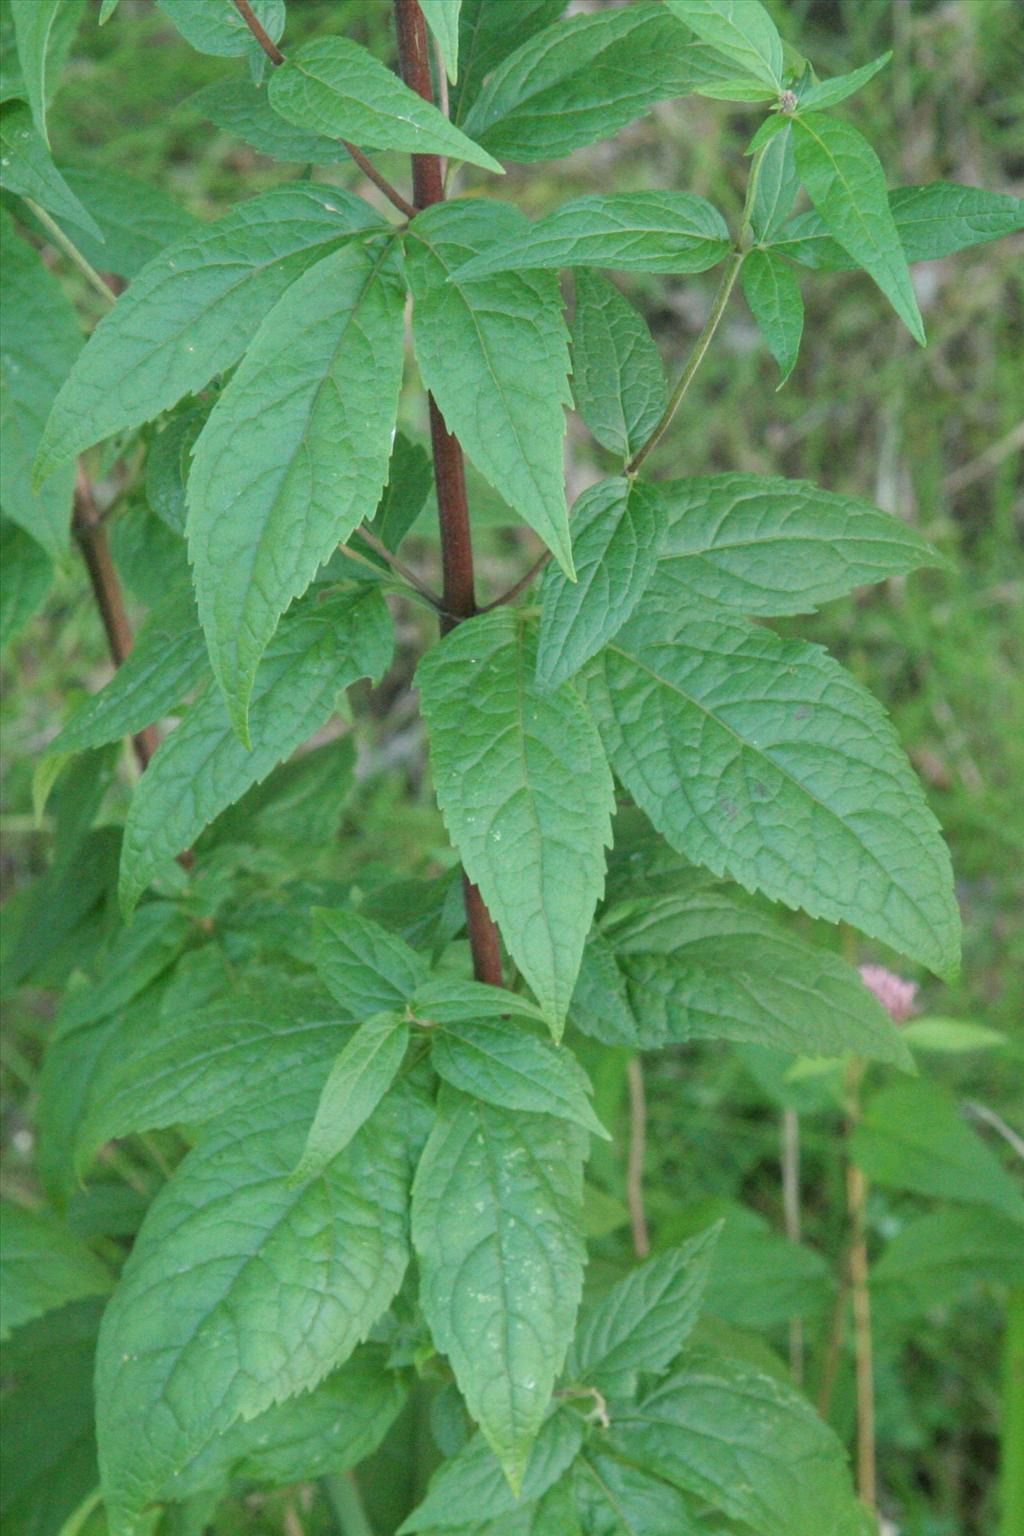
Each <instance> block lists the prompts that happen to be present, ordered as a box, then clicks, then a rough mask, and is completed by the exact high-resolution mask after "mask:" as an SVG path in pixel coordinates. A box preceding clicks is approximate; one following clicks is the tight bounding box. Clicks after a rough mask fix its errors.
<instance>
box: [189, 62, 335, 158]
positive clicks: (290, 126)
mask: <svg viewBox="0 0 1024 1536" xmlns="http://www.w3.org/2000/svg"><path fill="white" fill-rule="evenodd" d="M188 104H189V106H191V107H195V108H196V110H197V111H199V112H204V113H205V114H206V116H207V117H208V118H209V119H210V121H211V123H215V124H216V125H217V127H218V128H223V130H224V132H225V133H230V134H231V135H232V136H233V137H234V138H236V139H241V140H242V142H243V143H245V144H250V145H251V146H252V148H253V149H255V150H258V151H259V153H260V154H261V155H270V156H271V157H272V158H273V159H274V160H293V161H295V162H297V163H298V164H304V165H333V164H334V163H335V162H336V161H339V160H347V159H348V158H349V153H348V150H347V149H346V148H345V146H344V144H343V143H342V141H341V139H339V138H329V137H328V136H327V135H326V134H323V133H310V132H308V131H307V130H305V129H303V128H296V127H295V125H294V123H290V122H288V120H287V119H286V118H283V117H282V116H281V114H280V113H279V112H275V111H274V108H273V107H272V106H271V104H270V100H269V96H268V93H267V90H266V89H265V87H263V86H258V85H254V84H253V83H252V81H251V80H240V79H238V78H237V77H236V76H234V75H232V76H230V77H229V78H228V79H226V80H215V81H214V82H213V84H212V85H205V86H204V87H203V89H202V90H201V91H197V92H196V94H195V95H194V96H192V97H190V98H189V103H188Z"/></svg>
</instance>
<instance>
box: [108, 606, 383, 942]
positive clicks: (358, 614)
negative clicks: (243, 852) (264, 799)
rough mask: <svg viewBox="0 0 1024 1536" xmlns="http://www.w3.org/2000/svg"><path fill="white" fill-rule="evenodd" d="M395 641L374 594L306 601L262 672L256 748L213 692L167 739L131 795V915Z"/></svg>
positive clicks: (124, 876) (124, 870) (127, 871)
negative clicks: (245, 741)
mask: <svg viewBox="0 0 1024 1536" xmlns="http://www.w3.org/2000/svg"><path fill="white" fill-rule="evenodd" d="M392 641H393V637H392V629H391V621H390V618H389V616H388V612H387V609H386V607H385V606H384V601H383V599H382V598H381V596H380V594H379V593H378V592H375V591H373V592H363V593H360V592H358V591H357V592H353V593H346V594H343V595H341V596H339V597H334V598H330V599H329V600H328V601H326V602H324V603H320V604H316V603H307V604H306V605H304V607H303V608H301V609H300V610H299V612H297V613H296V614H294V615H293V616H291V617H290V618H289V620H288V621H287V622H286V623H285V624H283V625H282V626H281V629H280V631H279V633H278V635H277V636H276V637H275V639H274V640H273V642H272V643H271V645H270V647H269V648H268V651H267V654H266V657H265V658H264V661H263V664H262V666H261V668H260V671H259V675H258V676H257V679H256V686H255V689H254V694H253V706H252V716H251V721H250V726H251V735H252V742H253V747H252V750H249V749H247V748H246V747H244V746H243V745H242V743H241V742H240V741H239V740H238V738H237V736H236V735H235V734H234V732H233V731H232V728H231V723H230V721H229V719H228V716H227V713H226V711H225V709H224V704H223V701H222V699H221V697H220V695H219V693H218V692H217V691H216V689H214V688H210V689H208V690H207V692H206V693H205V694H204V695H203V696H202V698H201V699H199V700H198V701H197V702H196V703H195V704H194V705H193V706H192V707H191V708H190V709H189V711H188V713H187V714H186V716H185V718H184V720H183V721H182V723H181V725H179V726H178V728H177V730H175V731H174V732H172V734H171V735H170V736H169V737H168V738H167V740H166V741H165V742H163V744H162V745H161V747H160V748H159V750H158V751H157V753H156V755H155V757H154V758H153V760H152V762H151V763H150V765H149V767H148V768H147V770H146V773H145V775H144V776H143V779H142V780H141V782H140V784H139V787H138V789H137V790H136V792H135V798H134V799H133V801H132V806H131V810H130V811H129V813H128V820H127V823H126V825H125V832H124V846H123V849H122V853H121V886H120V891H121V901H122V904H123V906H124V908H125V911H126V912H131V910H132V909H133V908H134V906H135V903H136V902H137V901H138V898H139V896H140V895H141V894H142V892H143V891H144V890H145V888H146V886H147V885H148V884H149V881H150V879H151V878H152V876H153V875H154V874H155V873H156V872H157V871H158V870H159V869H160V867H161V865H162V864H163V863H165V862H166V861H168V860H170V859H171V858H173V857H174V855H175V854H177V853H180V852H181V850H182V849H183V848H187V847H188V846H189V845H190V843H191V842H192V840H193V839H194V838H195V837H196V836H197V835H198V834H199V833H200V832H201V831H202V829H203V827H205V826H207V825H208V824H209V823H210V822H211V821H212V820H213V818H214V817H215V816H216V815H217V814H218V812H220V811H222V810H224V809H225V808H226V807H227V806H229V805H231V804H233V802H234V801H235V800H237V799H239V797H240V796H241V795H243V794H244V793H245V791H246V790H247V789H248V788H249V786H250V785H251V784H257V783H259V781H260V780H261V779H263V778H265V777H266V775H267V774H268V773H269V772H270V770H271V768H273V767H275V766H276V765H277V764H278V763H279V762H281V761H282V759H284V758H286V757H288V756H290V754H291V753H292V752H293V751H294V750H295V748H296V747H297V746H299V745H300V744H301V743H302V742H303V741H305V740H306V739H307V738H308V737H309V736H311V735H312V734H313V732H314V731H315V730H317V729H318V728H319V727H320V726H321V725H322V724H323V722H324V721H325V720H326V719H327V717H328V715H330V713H331V711H332V710H333V708H334V705H335V701H336V699H337V697H338V694H339V693H340V692H341V691H342V689H344V688H347V687H348V685H349V684H350V683H352V682H355V680H356V678H359V677H366V676H370V677H379V676H380V675H381V673H382V672H383V671H384V669H385V668H386V667H387V665H388V662H389V661H390V658H391V647H392Z"/></svg>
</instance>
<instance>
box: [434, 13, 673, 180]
mask: <svg viewBox="0 0 1024 1536" xmlns="http://www.w3.org/2000/svg"><path fill="white" fill-rule="evenodd" d="M687 41H688V39H687V35H686V33H685V31H684V30H683V29H682V27H680V25H679V23H678V22H677V21H676V20H675V18H674V17H673V16H671V15H669V13H668V11H667V10H666V9H665V8H664V7H662V6H661V5H648V4H643V3H641V4H634V5H628V6H625V7H623V8H620V9H617V10H608V11H601V12H598V13H597V14H596V15H593V16H574V17H572V18H571V20H569V21H560V22H555V24H554V25H553V26H550V27H546V28H545V29H544V31H543V32H539V33H537V35H536V36H534V37H530V38H527V39H526V41H525V42H523V43H522V45H521V46H520V47H519V48H517V49H516V51H515V52H514V53H512V54H510V55H509V56H508V57H507V58H505V59H503V60H502V62H501V63H500V64H499V65H498V66H497V68H496V69H495V70H494V72H493V73H492V75H491V76H490V79H489V80H488V81H487V83H486V85H485V86H484V87H483V89H482V90H481V92H480V94H479V96H478V97H477V99H476V100H475V101H474V103H473V105H472V107H471V108H470V111H469V113H468V115H467V116H466V119H465V123H464V126H465V129H466V132H467V133H469V134H471V135H472V137H473V138H474V139H476V140H477V142H478V143H480V144H483V145H484V147H485V148H486V149H489V150H490V151H491V153H492V154H495V155H501V156H503V157H504V158H505V159H508V160H520V161H533V160H554V159H557V158H559V157H560V156H561V155H568V154H571V153H572V151H573V150H574V149H581V148H582V147H583V145H584V144H593V143H594V142H595V140H597V139H606V138H612V137H613V136H614V135H615V134H616V133H618V131H619V129H620V128H624V127H625V126H626V124H627V123H630V122H632V121H633V119H634V118H635V117H639V116H640V115H641V113H643V112H646V111H647V109H648V107H652V106H653V105H654V103H655V102H656V101H666V100H668V99H669V98H671V97H673V96H685V95H686V93H687V92H688V91H690V90H692V89H693V87H694V85H695V83H696V82H697V81H698V80H699V79H700V78H701V70H700V68H699V67H697V68H695V67H694V65H693V63H692V62H691V59H690V56H689V51H688V48H687Z"/></svg>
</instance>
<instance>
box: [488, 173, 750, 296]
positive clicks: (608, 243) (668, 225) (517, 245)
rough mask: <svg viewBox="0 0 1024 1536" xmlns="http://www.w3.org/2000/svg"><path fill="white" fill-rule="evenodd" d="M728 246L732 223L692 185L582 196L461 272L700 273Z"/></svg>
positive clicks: (539, 220) (726, 249) (714, 262)
mask: <svg viewBox="0 0 1024 1536" xmlns="http://www.w3.org/2000/svg"><path fill="white" fill-rule="evenodd" d="M728 250H729V230H728V226H727V225H726V223H725V220H724V219H723V218H722V215H721V214H720V213H719V212H718V209H717V208H715V207H713V206H712V204H711V203H709V202H708V200H707V198H704V197H698V196H697V195H696V194H695V193H692V192H620V193H617V194H614V195H613V196H610V197H579V198H576V199H575V201H573V202H571V203H566V204H564V206H563V207H561V208H556V209H555V211H554V213H549V214H547V215H546V216H545V217H544V218H542V219H538V220H537V222H536V224H532V225H528V226H526V227H525V228H524V229H523V230H522V232H521V233H520V234H518V235H513V236H510V238H508V239H506V240H503V241H502V242H501V244H500V245H499V246H498V248H497V249H496V250H494V251H485V252H484V254H483V255H482V256H476V257H474V258H473V260H472V261H470V262H467V264H466V266H465V267H464V268H463V270H462V271H461V272H460V273H459V277H460V278H470V277H482V276H483V275H484V274H485V273H488V272H508V271H513V270H515V271H525V270H527V269H530V268H551V269H556V268H558V267H614V268H615V270H616V271H619V272H704V271H706V270H707V268H708V267H713V266H715V265H716V264H717V263H718V262H720V261H721V260H722V258H723V257H724V256H725V255H727V253H728Z"/></svg>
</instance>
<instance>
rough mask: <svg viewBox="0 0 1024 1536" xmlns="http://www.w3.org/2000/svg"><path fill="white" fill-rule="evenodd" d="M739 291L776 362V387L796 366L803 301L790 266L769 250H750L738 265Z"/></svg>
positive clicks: (802, 317)
mask: <svg viewBox="0 0 1024 1536" xmlns="http://www.w3.org/2000/svg"><path fill="white" fill-rule="evenodd" d="M741 276H742V279H743V294H744V297H745V298H746V301H747V303H748V304H749V305H750V312H751V314H752V315H753V317H754V319H755V320H756V321H757V323H758V325H759V326H760V327H761V330H762V332H763V333H764V338H765V340H766V341H767V343H768V348H769V350H770V352H771V354H772V356H773V357H774V359H775V361H776V362H777V363H778V365H779V373H780V374H781V375H782V377H781V379H780V380H779V388H780V389H781V388H782V386H783V384H785V382H786V380H787V379H788V378H789V376H790V374H791V373H792V372H793V369H794V368H795V367H796V360H797V356H798V354H799V351H800V338H801V336H802V335H803V329H804V301H803V299H802V298H801V296H800V284H799V283H798V282H797V280H796V277H795V275H794V273H793V269H792V267H790V266H789V265H787V263H786V262H784V261H783V260H782V259H781V257H779V256H776V255H775V254H774V253H773V252H772V251H759V250H754V251H751V252H750V253H749V254H748V255H747V257H746V259H745V261H744V263H743V267H742V271H741Z"/></svg>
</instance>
